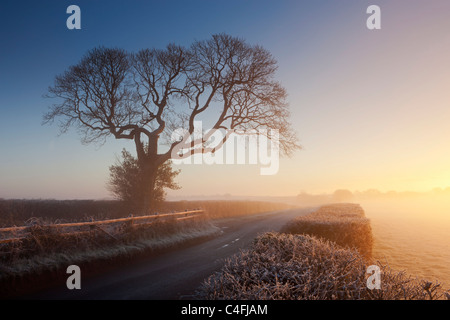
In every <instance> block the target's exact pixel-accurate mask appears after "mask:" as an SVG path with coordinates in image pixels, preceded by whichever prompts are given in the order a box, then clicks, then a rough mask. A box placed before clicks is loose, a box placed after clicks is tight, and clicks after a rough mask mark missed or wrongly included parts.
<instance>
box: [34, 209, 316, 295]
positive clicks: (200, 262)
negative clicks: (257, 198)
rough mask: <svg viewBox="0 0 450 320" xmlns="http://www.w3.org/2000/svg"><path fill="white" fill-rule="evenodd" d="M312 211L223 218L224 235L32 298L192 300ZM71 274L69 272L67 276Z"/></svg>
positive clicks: (218, 222) (134, 262)
mask: <svg viewBox="0 0 450 320" xmlns="http://www.w3.org/2000/svg"><path fill="white" fill-rule="evenodd" d="M311 211H312V209H295V210H288V211H278V212H270V213H263V214H256V215H252V216H246V217H239V218H231V219H224V220H220V221H216V222H215V223H214V224H215V225H216V226H217V227H219V228H220V229H221V230H222V233H221V234H220V235H218V236H217V237H214V238H213V239H209V240H207V241H204V242H202V243H199V244H195V245H192V246H189V247H187V248H181V249H178V250H171V251H169V252H166V253H162V254H159V255H157V256H151V257H148V258H143V259H139V260H138V261H132V262H130V263H129V264H127V265H121V266H120V267H118V268H117V269H114V268H112V269H108V270H107V271H105V272H104V273H101V274H99V275H96V276H93V277H88V278H87V279H86V278H83V270H81V275H82V278H81V289H80V290H69V289H67V288H66V284H65V283H63V284H61V286H60V287H59V288H55V289H52V290H47V291H45V292H40V293H35V294H33V296H30V297H28V298H32V299H55V300H56V299H64V300H65V299H83V300H91V299H95V300H101V299H108V300H110V299H113V300H129V299H133V300H144V299H145V300H179V299H193V298H194V294H195V291H196V289H198V287H199V286H200V285H201V283H202V282H203V280H204V279H206V278H207V277H208V276H210V275H211V274H213V273H214V272H215V271H218V270H220V269H221V267H222V266H223V264H224V261H225V259H226V258H227V257H230V256H232V255H233V254H235V253H238V252H239V251H240V249H244V248H247V247H249V245H250V244H251V242H252V241H253V239H254V238H255V237H256V236H257V235H258V234H260V233H263V232H268V231H279V230H280V228H281V227H282V226H283V225H284V224H285V223H286V222H287V221H289V220H290V219H293V218H295V217H296V216H299V215H303V214H307V213H309V212H311ZM68 276H69V275H68Z"/></svg>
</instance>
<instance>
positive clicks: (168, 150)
mask: <svg viewBox="0 0 450 320" xmlns="http://www.w3.org/2000/svg"><path fill="white" fill-rule="evenodd" d="M276 69H277V62H276V61H275V59H274V58H273V57H272V55H271V54H270V53H269V52H268V51H267V50H265V49H264V48H262V47H260V46H252V45H249V44H247V43H246V42H245V41H244V40H242V39H239V38H235V37H232V36H229V35H225V34H218V35H213V36H212V37H211V38H210V39H209V40H205V41H196V42H195V43H193V44H192V45H191V46H190V47H189V48H183V47H181V46H177V45H173V44H171V45H169V46H167V48H166V49H164V50H157V49H145V50H141V51H139V52H137V53H136V54H129V53H127V52H125V51H124V50H122V49H109V48H103V47H101V48H96V49H93V50H91V51H89V52H88V53H87V54H86V55H85V56H84V58H83V59H82V60H81V61H80V62H79V63H78V64H77V65H75V66H72V67H70V68H69V69H68V70H67V71H66V72H65V73H63V74H62V75H59V76H57V77H56V79H55V84H54V85H53V86H52V87H50V88H49V96H50V97H54V98H58V99H57V101H58V102H57V103H56V104H54V105H53V106H52V107H51V108H50V110H49V112H48V113H47V114H45V116H44V122H45V123H49V122H53V121H54V120H55V119H57V118H58V119H59V120H60V127H61V130H62V132H65V131H66V130H67V129H68V128H69V127H71V126H77V127H78V128H79V130H80V131H81V133H82V134H83V142H85V143H90V142H93V141H97V140H99V139H105V138H106V137H107V136H111V135H112V136H114V137H115V138H116V139H130V140H134V142H135V146H136V153H137V159H138V162H139V166H140V168H141V172H142V174H143V176H144V177H145V180H146V181H147V183H146V188H145V189H146V190H145V194H146V196H145V197H144V199H145V200H144V201H145V203H144V204H143V206H144V207H146V208H151V207H152V199H153V198H154V190H155V181H156V172H157V169H158V167H160V166H161V165H162V164H163V163H165V162H166V161H167V160H169V159H171V158H172V157H173V154H174V152H175V151H177V150H182V153H183V155H184V156H190V155H192V154H194V153H195V152H199V150H200V152H215V151H216V150H217V148H219V147H220V146H221V145H223V143H224V142H225V141H226V139H227V137H228V135H225V137H224V139H223V140H224V141H222V143H221V144H219V145H217V146H215V147H213V148H211V147H209V148H208V147H207V145H206V140H207V139H202V140H201V141H192V142H191V143H190V144H189V145H186V143H185V142H184V141H171V140H170V139H169V137H170V136H171V133H172V132H173V130H174V129H175V128H185V129H186V132H187V134H188V135H192V134H193V133H194V130H195V126H194V123H195V121H197V120H202V117H203V116H205V115H206V114H208V117H211V114H216V116H215V122H214V123H213V125H212V126H211V129H217V130H258V129H276V130H278V131H279V146H280V150H281V151H282V153H283V154H285V155H290V154H291V153H292V152H293V151H295V150H296V149H298V148H300V147H299V145H298V142H297V138H296V135H295V133H294V131H293V130H292V129H291V125H290V122H289V117H290V114H289V109H288V104H287V102H286V96H287V95H286V91H285V89H284V88H283V87H282V86H281V84H280V83H279V82H277V81H276V80H275V79H274V76H275V72H276ZM269 138H270V136H269ZM199 145H200V148H199ZM162 147H164V149H163V148H162ZM162 150H163V151H162Z"/></svg>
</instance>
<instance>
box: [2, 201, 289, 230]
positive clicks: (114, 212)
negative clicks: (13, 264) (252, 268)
mask: <svg viewBox="0 0 450 320" xmlns="http://www.w3.org/2000/svg"><path fill="white" fill-rule="evenodd" d="M292 207H294V206H293V205H289V204H284V203H276V202H263V201H214V200H211V201H172V202H170V201H167V202H164V203H163V204H161V205H160V207H159V208H158V209H157V210H156V212H158V213H169V212H179V211H185V210H197V209H203V210H205V212H206V213H207V214H208V216H209V217H210V218H212V219H218V218H227V217H232V216H240V215H246V214H253V213H259V212H268V211H274V210H284V209H289V208H292ZM130 214H133V215H134V216H136V214H135V213H134V212H132V211H130V210H129V209H128V208H127V207H126V206H125V205H124V204H123V203H122V202H120V201H115V200H98V201H96V200H2V199H0V227H9V226H21V225H25V224H26V223H27V221H28V220H29V219H39V221H40V222H41V223H44V224H49V223H64V222H78V221H91V220H104V219H117V218H124V217H128V216H130Z"/></svg>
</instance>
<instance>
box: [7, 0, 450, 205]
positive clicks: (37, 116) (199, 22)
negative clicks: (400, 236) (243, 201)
mask: <svg viewBox="0 0 450 320" xmlns="http://www.w3.org/2000/svg"><path fill="white" fill-rule="evenodd" d="M72 4H75V5H78V6H79V7H80V9H81V29H80V30H69V29H67V27H66V20H67V18H68V17H69V14H67V13H66V9H67V7H68V6H69V5H72ZM373 4H375V5H378V6H379V7H380V8H381V29H380V30H369V29H368V28H367V26H366V21H367V19H368V18H369V14H367V13H366V9H367V7H369V6H370V5H373ZM449 16H450V2H449V1H446V0H433V1H416V0H408V1H406V0H397V1H382V0H371V1H353V0H341V1H324V0H323V1H322V0H314V1H313V0H309V1H299V0H295V1H285V0H277V1H275V0H272V1H266V0H263V1H261V0H259V1H256V0H245V1H243V0H239V1H237V0H229V1H226V2H224V1H206V0H205V1H200V0H189V1H186V0H184V1H181V0H180V1H133V0H131V1H103V0H96V1H81V0H72V1H61V0H59V1H46V0H44V1H10V0H2V1H1V2H0V198H34V199H37V198H42V199H104V198H108V197H111V194H110V193H109V191H108V190H107V189H106V184H107V180H108V173H109V170H108V168H109V166H110V165H112V164H114V163H115V159H116V157H118V156H119V155H120V151H121V150H122V148H127V149H128V150H130V151H133V150H134V148H133V144H132V143H130V142H128V141H117V140H114V139H113V138H110V139H108V140H107V141H106V142H105V143H104V144H103V145H100V144H90V145H83V144H82V143H81V137H80V135H79V134H78V133H77V131H76V130H70V131H69V132H68V133H66V134H64V135H59V134H58V128H57V126H56V125H53V126H51V125H42V117H43V114H44V113H45V112H46V111H47V110H48V108H49V106H51V104H52V103H53V102H52V101H51V100H49V99H47V98H44V95H45V93H46V92H47V89H48V87H49V86H51V85H52V84H53V81H54V78H55V76H56V75H58V74H61V73H62V72H64V71H65V70H66V69H67V68H68V67H69V66H71V65H74V64H76V63H78V62H79V60H80V59H81V57H82V56H83V55H84V54H85V53H86V52H87V51H88V50H90V49H92V48H94V47H98V46H106V47H120V48H124V49H126V50H128V51H137V50H140V49H142V48H164V47H165V46H166V45H167V44H169V43H176V44H180V45H185V46H189V45H190V44H191V43H192V42H193V41H195V40H203V39H208V38H209V37H210V36H211V35H212V34H215V33H227V34H230V35H233V36H238V37H241V38H243V39H245V40H246V41H247V42H248V43H250V44H259V45H261V46H263V47H264V48H266V49H267V50H269V51H270V52H271V53H272V54H273V56H274V57H275V59H276V60H277V61H278V67H279V68H278V71H277V75H276V78H277V80H279V81H280V82H281V83H282V84H283V86H284V87H285V88H286V90H287V92H288V95H289V96H288V101H289V104H290V110H291V113H292V117H291V123H292V126H293V127H294V129H295V130H296V131H297V133H298V137H299V139H300V143H301V145H302V147H303V148H302V150H299V151H297V152H296V153H295V154H294V155H293V156H292V157H290V158H282V159H281V160H280V165H279V170H278V173H277V174H275V175H271V176H262V175H260V167H259V166H257V165H213V166H208V165H183V166H180V167H179V168H180V169H181V170H182V171H181V173H180V175H179V177H178V179H177V180H178V183H179V184H180V185H181V186H182V189H180V190H177V191H170V192H169V196H170V197H173V198H176V197H178V198H179V197H188V196H194V195H220V194H231V195H241V196H294V195H297V194H299V193H300V192H309V193H326V192H333V191H334V190H336V189H349V190H351V191H356V190H366V189H379V190H381V191H389V190H398V191H404V190H410V191H427V190H429V189H432V188H435V187H442V188H445V187H447V186H450V148H449V138H450V125H448V124H449V123H450V108H449V104H450V90H449V86H450V79H449V77H450V60H449V59H448V56H449V53H450V32H449V30H450V20H449V19H448V17H449Z"/></svg>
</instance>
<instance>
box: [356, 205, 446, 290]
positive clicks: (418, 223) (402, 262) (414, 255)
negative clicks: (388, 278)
mask: <svg viewBox="0 0 450 320" xmlns="http://www.w3.org/2000/svg"><path fill="white" fill-rule="evenodd" d="M361 204H362V206H363V207H364V210H365V212H366V215H367V217H368V218H369V219H370V220H371V225H372V231H373V236H374V244H373V257H374V258H375V259H377V260H380V261H382V262H383V263H388V264H389V265H390V266H391V267H392V268H394V269H396V270H404V271H405V272H407V273H409V274H413V275H415V276H418V277H420V278H423V279H428V280H430V281H433V280H435V279H438V280H439V281H440V282H441V283H442V285H443V286H445V287H446V288H450V215H449V212H450V199H443V198H442V197H440V198H439V197H423V198H418V199H404V200H403V199H387V200H377V201H369V200H367V201H362V202H361Z"/></svg>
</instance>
